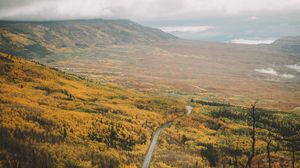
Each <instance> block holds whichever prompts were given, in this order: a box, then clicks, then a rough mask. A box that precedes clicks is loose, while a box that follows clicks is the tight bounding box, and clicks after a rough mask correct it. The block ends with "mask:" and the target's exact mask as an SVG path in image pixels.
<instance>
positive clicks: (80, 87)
mask: <svg viewBox="0 0 300 168" xmlns="http://www.w3.org/2000/svg"><path fill="white" fill-rule="evenodd" d="M151 102H153V103H151ZM155 102H160V103H155ZM162 104H163V105H162ZM182 109H184V104H183V103H182V102H180V101H177V100H172V99H161V98H158V97H156V98H155V97H152V96H149V95H143V94H142V93H139V92H135V91H132V90H126V89H122V88H119V87H117V86H113V85H105V86H103V85H99V84H96V83H92V82H87V81H85V80H82V79H79V78H78V77H76V76H72V75H68V74H64V73H61V72H58V71H55V70H53V69H51V68H49V67H45V66H43V65H39V64H37V63H34V62H30V61H26V60H24V59H20V58H17V57H14V56H11V55H7V54H3V53H0V134H1V140H0V167H19V165H22V167H68V165H69V167H70V166H71V167H74V166H75V165H76V164H78V165H77V166H81V167H95V166H97V165H98V166H99V165H101V166H102V167H122V166H124V165H130V164H131V163H135V164H138V163H141V162H142V159H143V155H144V153H145V152H146V150H147V144H148V143H149V142H150V138H151V134H152V132H153V129H155V128H157V127H158V126H159V125H160V123H163V122H166V121H167V120H170V119H172V118H173V117H174V116H175V115H178V114H179V113H180V112H183V111H184V110H182ZM174 112H175V113H174ZM176 112H177V113H178V114H176ZM166 113H168V115H165V114H166ZM79 158H80V159H79ZM72 165H73V166H72ZM101 166H100V167H101Z"/></svg>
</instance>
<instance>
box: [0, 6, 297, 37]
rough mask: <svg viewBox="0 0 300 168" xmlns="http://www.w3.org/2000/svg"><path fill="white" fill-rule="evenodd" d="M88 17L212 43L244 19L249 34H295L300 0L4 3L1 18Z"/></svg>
mask: <svg viewBox="0 0 300 168" xmlns="http://www.w3.org/2000/svg"><path fill="white" fill-rule="evenodd" d="M84 18H109V19H114V18H126V19H131V20H133V21H136V22H139V23H143V24H146V25H149V26H155V27H159V28H161V29H163V30H165V31H168V32H170V33H173V34H176V35H179V36H185V37H187V38H189V36H191V37H198V36H199V38H205V37H206V36H207V37H208V38H207V39H208V40H209V39H210V38H211V37H212V36H213V37H215V36H218V34H220V33H221V34H222V31H224V30H225V29H227V30H229V29H230V31H233V30H234V31H236V29H237V28H235V27H238V26H239V25H238V24H239V23H240V22H244V21H246V22H245V23H243V25H248V30H247V32H248V34H250V36H251V31H254V29H253V30H251V29H249V28H251V25H254V27H255V28H258V27H257V26H258V25H259V24H260V25H262V26H263V25H265V26H266V25H267V27H268V25H269V26H270V25H271V27H273V26H274V25H280V26H281V27H280V26H279V28H278V31H280V32H282V33H283V31H286V32H292V33H290V34H291V35H294V34H297V33H299V31H300V30H299V27H300V25H299V24H300V22H299V20H300V0H0V19H2V20H62V19H84ZM225 22H226V23H225ZM249 26H250V27H249ZM242 27H245V26H242ZM268 29H270V27H269V28H268ZM220 30H221V32H220ZM241 31H242V30H241ZM249 31H250V33H249ZM268 31H270V30H268ZM278 31H277V32H276V31H274V30H272V31H271V32H273V34H270V35H268V37H269V38H272V37H271V36H282V35H289V33H283V34H280V33H279V34H278ZM200 32H202V33H200ZM247 32H246V33H247ZM195 33H197V35H196V36H195ZM223 33H224V32H223ZM242 33H245V31H243V32H242ZM276 33H277V34H276ZM261 34H264V33H261ZM259 36H260V35H259ZM216 39H217V38H216ZM223 40H224V38H223Z"/></svg>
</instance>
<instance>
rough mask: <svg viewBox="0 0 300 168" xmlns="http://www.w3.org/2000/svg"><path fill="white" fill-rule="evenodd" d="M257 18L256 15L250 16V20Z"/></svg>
mask: <svg viewBox="0 0 300 168" xmlns="http://www.w3.org/2000/svg"><path fill="white" fill-rule="evenodd" d="M256 19H257V17H256V16H250V17H248V20H256Z"/></svg>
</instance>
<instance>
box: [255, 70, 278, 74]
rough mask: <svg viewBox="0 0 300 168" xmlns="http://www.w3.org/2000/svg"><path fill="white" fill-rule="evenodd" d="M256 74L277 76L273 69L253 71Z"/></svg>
mask: <svg viewBox="0 0 300 168" xmlns="http://www.w3.org/2000/svg"><path fill="white" fill-rule="evenodd" d="M255 71H256V72H259V73H264V74H269V75H273V76H278V73H277V72H276V71H275V70H274V69H273V68H265V69H255Z"/></svg>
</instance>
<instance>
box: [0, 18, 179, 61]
mask: <svg viewBox="0 0 300 168" xmlns="http://www.w3.org/2000/svg"><path fill="white" fill-rule="evenodd" d="M174 39H176V37H175V36H173V35H171V34H168V33H165V32H162V31H161V30H159V29H154V28H150V27H145V26H142V25H139V24H136V23H134V22H132V21H129V20H102V19H95V20H69V21H48V22H14V21H1V22H0V44H1V45H0V51H2V52H7V53H11V54H15V55H23V56H24V55H25V56H27V57H30V56H38V57H41V56H43V55H45V54H49V53H51V52H57V51H64V50H70V49H72V48H80V49H85V48H93V47H96V48H97V47H99V48H101V47H103V46H105V45H117V44H147V43H153V42H159V41H168V40H174Z"/></svg>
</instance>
